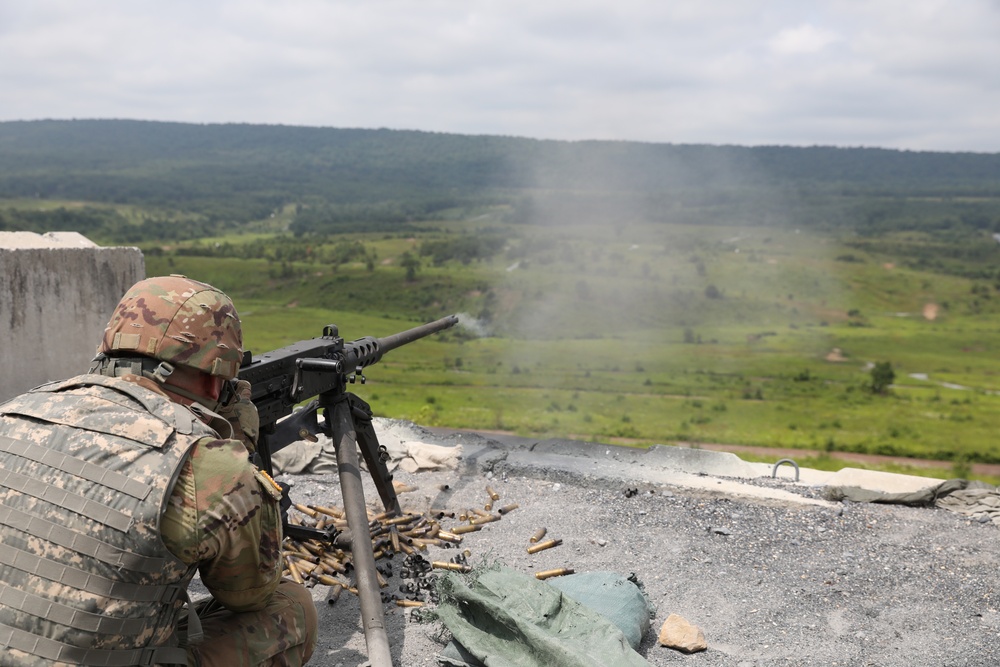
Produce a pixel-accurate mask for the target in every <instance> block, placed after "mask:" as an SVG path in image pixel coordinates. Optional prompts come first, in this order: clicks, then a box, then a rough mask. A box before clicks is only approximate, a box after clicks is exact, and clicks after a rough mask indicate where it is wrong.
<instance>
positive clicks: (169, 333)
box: [97, 275, 243, 380]
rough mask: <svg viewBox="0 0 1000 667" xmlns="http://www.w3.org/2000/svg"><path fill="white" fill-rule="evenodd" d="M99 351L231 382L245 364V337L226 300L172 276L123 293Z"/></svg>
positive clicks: (150, 280)
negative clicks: (150, 360)
mask: <svg viewBox="0 0 1000 667" xmlns="http://www.w3.org/2000/svg"><path fill="white" fill-rule="evenodd" d="M97 351H98V353H99V354H100V353H103V354H106V355H108V356H111V357H114V356H128V355H130V354H131V355H135V354H141V355H144V356H147V357H153V358H154V359H159V360H161V361H166V362H168V363H170V364H174V365H179V366H188V367H190V368H194V369H196V370H199V371H202V372H204V373H208V374H210V375H218V376H221V377H223V378H226V379H227V380H231V379H233V378H234V377H235V376H236V372H237V371H238V370H239V367H240V362H241V361H242V360H243V333H242V330H241V329H240V318H239V315H238V314H237V313H236V308H235V306H233V302H232V300H230V298H229V297H228V296H226V295H225V294H223V293H222V292H221V291H220V290H218V289H216V288H214V287H212V286H211V285H206V284H205V283H200V282H198V281H197V280H191V279H190V278H187V277H185V276H178V275H171V276H163V277H158V278H147V279H146V280H141V281H139V282H138V283H136V284H135V285H133V286H132V288H131V289H129V290H128V291H127V292H126V293H125V296H123V297H122V299H121V301H119V302H118V306H117V307H116V308H115V311H114V314H112V316H111V321H110V322H108V327H107V328H106V329H105V330H104V338H103V340H102V341H101V345H100V347H98V348H97Z"/></svg>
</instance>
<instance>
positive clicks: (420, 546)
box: [282, 487, 573, 607]
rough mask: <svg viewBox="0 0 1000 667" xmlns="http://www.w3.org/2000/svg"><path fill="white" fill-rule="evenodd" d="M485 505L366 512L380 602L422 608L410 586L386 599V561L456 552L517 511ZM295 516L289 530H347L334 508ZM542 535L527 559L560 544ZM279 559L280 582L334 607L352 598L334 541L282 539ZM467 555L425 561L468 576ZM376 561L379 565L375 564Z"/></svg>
mask: <svg viewBox="0 0 1000 667" xmlns="http://www.w3.org/2000/svg"><path fill="white" fill-rule="evenodd" d="M486 492H487V496H488V501H487V502H486V505H485V507H486V508H487V509H483V510H479V509H475V508H473V509H467V510H462V511H457V512H456V511H450V510H442V509H429V510H427V511H424V512H413V511H409V510H404V511H403V512H402V514H401V515H399V516H392V515H391V514H389V513H387V512H383V513H379V514H374V513H372V512H371V511H370V510H369V516H368V519H369V524H368V530H369V533H370V536H371V548H372V553H373V554H374V556H375V561H376V569H377V578H378V583H379V586H380V587H381V588H382V589H383V593H382V600H383V602H394V603H395V604H396V605H397V606H400V607H418V606H421V605H422V604H424V600H421V599H419V592H416V591H413V590H412V589H413V588H414V587H413V586H405V587H404V586H400V587H399V589H400V591H403V590H404V588H405V589H406V590H407V591H408V592H407V593H402V592H397V593H389V592H388V591H387V589H388V588H389V582H388V578H390V577H392V576H393V572H392V568H391V566H390V565H389V564H388V563H385V561H388V560H391V559H392V558H393V557H394V556H395V555H396V554H404V555H405V556H407V557H419V556H420V555H421V554H423V553H425V552H426V551H427V548H428V546H432V545H433V546H438V547H442V548H451V547H456V546H458V545H460V544H462V541H463V539H464V537H465V536H466V535H467V534H470V533H473V532H476V531H478V530H480V529H482V527H483V526H484V525H486V524H488V523H493V522H496V521H500V520H501V519H502V518H503V517H504V516H505V515H507V514H509V513H510V512H512V511H514V510H515V509H517V507H518V505H517V504H516V503H511V504H508V505H505V506H503V507H502V508H500V509H499V510H498V511H497V512H496V513H493V512H491V511H490V508H492V504H493V503H494V502H495V501H497V500H499V499H500V494H498V493H497V492H496V491H494V490H493V489H492V488H490V487H487V489H486ZM293 507H294V508H295V510H296V512H297V513H296V512H292V511H290V512H289V523H291V524H295V525H304V526H310V527H313V528H317V529H321V530H322V529H328V528H330V527H331V526H332V527H334V528H336V529H337V530H338V531H343V530H346V529H347V528H348V525H347V519H346V518H345V516H344V512H343V510H341V509H340V508H337V507H330V506H322V505H303V504H295V505H293ZM445 520H447V521H448V522H449V524H451V525H449V527H447V528H446V527H445V526H444V525H443V524H442V521H445ZM544 535H545V529H544V528H542V529H540V530H539V531H537V532H536V533H535V534H534V535H533V536H532V537H531V542H532V544H531V546H530V547H529V549H528V553H536V552H537V551H541V550H543V549H548V548H552V547H554V546H558V545H559V544H561V543H562V540H552V539H550V540H546V541H545V542H539V540H541V538H542V537H543V536H544ZM282 555H283V557H284V576H286V577H288V578H290V579H292V580H294V581H296V582H298V583H300V584H303V585H305V586H308V587H313V586H316V585H322V586H328V587H329V588H330V591H329V593H328V596H327V601H328V602H329V603H330V604H334V603H335V602H336V601H337V600H338V599H339V597H340V595H341V594H342V593H343V591H345V590H346V591H348V592H350V593H354V594H355V595H357V592H358V590H357V587H356V584H355V582H354V580H353V577H352V576H351V575H352V572H353V569H354V566H353V563H352V559H351V552H350V548H349V547H347V548H346V549H345V548H342V547H341V545H340V541H339V540H334V541H333V542H332V543H328V542H324V541H322V540H318V539H311V540H305V541H303V540H296V539H293V538H290V537H286V538H285V540H284V543H283V544H282ZM469 555H470V552H469V550H468V549H466V550H465V551H464V554H463V555H462V556H460V557H456V558H453V559H452V560H451V562H445V561H431V562H430V563H429V568H431V569H437V570H450V571H457V572H469V571H471V570H472V568H471V567H470V566H469V565H468V564H466V558H467V557H468V556H469ZM379 561H382V563H383V564H381V565H380V564H379ZM572 572H573V570H572V569H570V568H558V569H555V570H545V571H542V572H538V573H536V574H535V576H536V577H537V578H539V579H546V578H548V577H552V576H560V575H563V574H571V573H572Z"/></svg>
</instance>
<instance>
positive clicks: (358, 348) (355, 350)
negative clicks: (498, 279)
mask: <svg viewBox="0 0 1000 667" xmlns="http://www.w3.org/2000/svg"><path fill="white" fill-rule="evenodd" d="M456 324H458V316H457V315H449V316H448V317H442V318H441V319H440V320H435V321H434V322H428V323H427V324H422V325H420V326H419V327H413V328H412V329H407V330H406V331H401V332H399V333H397V334H392V335H391V336H386V337H385V338H374V337H372V336H365V337H364V338H359V339H357V340H355V341H351V342H350V343H347V344H346V345H344V368H345V370H353V369H356V368H364V367H366V366H371V365H372V364H375V363H378V361H379V360H380V359H381V358H382V355H384V354H385V353H386V352H389V351H390V350H394V349H396V348H397V347H402V346H403V345H406V344H407V343H412V342H413V341H415V340H419V339H421V338H424V337H426V336H430V335H431V334H433V333H437V332H438V331H442V330H444V329H448V328H450V327H453V326H455V325H456Z"/></svg>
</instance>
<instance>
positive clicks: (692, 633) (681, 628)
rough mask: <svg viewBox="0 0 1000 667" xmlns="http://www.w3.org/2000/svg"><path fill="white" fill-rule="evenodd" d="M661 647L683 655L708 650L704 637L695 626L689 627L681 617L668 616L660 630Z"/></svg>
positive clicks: (675, 615)
mask: <svg viewBox="0 0 1000 667" xmlns="http://www.w3.org/2000/svg"><path fill="white" fill-rule="evenodd" d="M659 642H660V645H661V646H666V647H667V648H672V649H677V650H678V651H682V652H683V653H697V652H698V651H704V650H705V649H706V648H708V644H707V643H706V642H705V635H704V633H703V632H702V631H701V628H699V627H698V626H697V625H691V624H690V623H688V621H687V620H686V619H685V618H684V617H683V616H679V615H677V614H670V616H668V617H667V620H666V621H664V622H663V627H661V628H660V637H659Z"/></svg>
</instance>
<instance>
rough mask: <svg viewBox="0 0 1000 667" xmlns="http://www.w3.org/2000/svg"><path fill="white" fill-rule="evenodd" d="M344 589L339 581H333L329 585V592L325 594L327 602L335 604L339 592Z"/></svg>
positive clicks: (338, 597)
mask: <svg viewBox="0 0 1000 667" xmlns="http://www.w3.org/2000/svg"><path fill="white" fill-rule="evenodd" d="M343 591H344V585H343V584H341V583H340V582H336V583H334V584H333V585H332V586H330V592H329V593H328V594H327V596H326V603H327V604H337V600H339V599H340V594H341V593H342V592H343Z"/></svg>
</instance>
